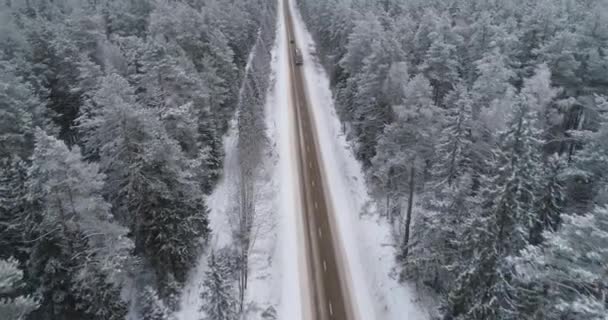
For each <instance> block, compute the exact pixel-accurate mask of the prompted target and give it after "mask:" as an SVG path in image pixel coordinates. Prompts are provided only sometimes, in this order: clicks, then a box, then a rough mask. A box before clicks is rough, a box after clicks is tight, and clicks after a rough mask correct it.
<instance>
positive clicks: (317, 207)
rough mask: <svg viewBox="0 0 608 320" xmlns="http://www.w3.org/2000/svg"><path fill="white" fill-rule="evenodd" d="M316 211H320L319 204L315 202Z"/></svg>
mask: <svg viewBox="0 0 608 320" xmlns="http://www.w3.org/2000/svg"><path fill="white" fill-rule="evenodd" d="M315 209H319V203H318V202H316V201H315Z"/></svg>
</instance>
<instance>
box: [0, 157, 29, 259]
mask: <svg viewBox="0 0 608 320" xmlns="http://www.w3.org/2000/svg"><path fill="white" fill-rule="evenodd" d="M26 180H27V166H26V164H25V162H24V161H22V160H21V159H19V158H18V157H14V158H13V159H3V160H0V248H2V251H1V252H0V259H8V258H10V257H15V258H16V259H17V260H18V261H19V262H21V263H23V262H24V261H25V260H26V259H27V255H28V252H27V250H28V248H29V245H28V244H27V243H26V242H25V240H26V236H25V234H26V233H27V227H26V226H27V222H26V221H27V220H28V216H29V215H28V213H27V206H26ZM29 218H31V216H30V217H29Z"/></svg>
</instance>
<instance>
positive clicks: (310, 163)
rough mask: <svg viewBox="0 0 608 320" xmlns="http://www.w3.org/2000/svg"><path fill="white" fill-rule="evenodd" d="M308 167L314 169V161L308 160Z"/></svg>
mask: <svg viewBox="0 0 608 320" xmlns="http://www.w3.org/2000/svg"><path fill="white" fill-rule="evenodd" d="M308 167H309V168H311V169H312V162H310V161H308Z"/></svg>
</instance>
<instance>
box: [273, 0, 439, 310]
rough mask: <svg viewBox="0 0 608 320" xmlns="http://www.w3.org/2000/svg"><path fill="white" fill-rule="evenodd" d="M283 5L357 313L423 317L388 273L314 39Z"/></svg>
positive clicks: (387, 246)
mask: <svg viewBox="0 0 608 320" xmlns="http://www.w3.org/2000/svg"><path fill="white" fill-rule="evenodd" d="M289 4H290V6H291V9H292V10H291V11H292V14H293V16H294V24H295V28H294V29H295V33H296V41H297V44H298V46H299V47H300V48H301V49H302V53H303V58H304V64H303V68H304V74H305V78H306V84H307V89H308V97H309V99H310V105H311V108H312V113H313V119H314V121H315V122H316V128H317V130H318V132H317V136H318V138H319V143H320V147H321V156H322V158H323V159H322V163H323V165H324V167H325V170H324V171H325V174H326V175H327V180H328V186H329V193H330V195H331V202H332V203H333V206H334V212H335V214H336V221H337V225H338V229H339V235H340V239H341V243H342V247H343V249H344V254H345V256H346V261H347V262H348V266H347V270H348V275H349V276H350V286H351V288H352V290H351V291H352V292H351V294H352V299H353V305H354V306H355V307H356V308H357V310H356V312H357V314H358V318H359V319H385V320H393V319H394V320H397V319H404V318H406V319H416V320H418V319H421V320H423V319H429V315H428V312H427V311H426V310H424V308H423V307H422V306H421V305H420V304H419V303H418V298H417V294H416V292H415V290H414V289H413V288H411V287H409V285H407V284H405V285H404V284H402V283H399V282H398V281H397V280H396V279H394V278H393V277H391V276H390V275H391V273H392V269H393V268H394V266H395V261H394V247H393V246H392V245H391V244H392V243H393V239H392V236H391V231H390V226H389V225H388V223H387V222H386V221H385V220H383V219H379V218H377V217H378V215H377V214H375V212H374V211H375V208H374V206H372V205H369V204H370V203H371V202H370V198H369V195H368V191H367V187H366V185H365V180H364V175H363V172H362V168H361V165H360V163H359V162H358V161H357V160H356V159H355V157H354V154H353V152H352V149H351V147H350V145H349V143H348V142H347V141H346V137H345V136H344V135H343V134H342V132H341V123H340V120H339V119H338V117H337V115H336V112H335V108H334V104H333V99H332V94H331V90H330V86H329V78H328V76H327V74H326V72H325V71H324V69H323V67H322V66H321V65H320V63H319V62H318V61H317V59H316V58H315V56H314V53H315V51H316V50H315V45H314V41H313V39H312V37H311V35H310V34H309V33H308V31H307V30H306V27H305V25H304V23H303V20H302V17H301V16H300V14H299V12H298V11H297V10H296V8H295V5H294V2H293V0H289ZM364 213H368V214H364ZM282 319H289V318H282Z"/></svg>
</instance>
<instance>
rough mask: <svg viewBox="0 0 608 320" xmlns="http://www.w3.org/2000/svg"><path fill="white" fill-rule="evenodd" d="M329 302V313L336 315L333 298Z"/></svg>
mask: <svg viewBox="0 0 608 320" xmlns="http://www.w3.org/2000/svg"><path fill="white" fill-rule="evenodd" d="M328 303H329V314H330V315H332V316H333V315H334V308H333V307H332V306H331V300H330V301H329V302H328Z"/></svg>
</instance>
